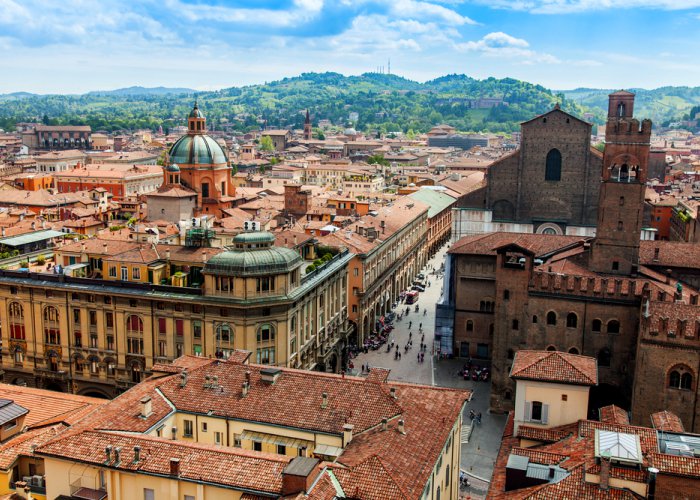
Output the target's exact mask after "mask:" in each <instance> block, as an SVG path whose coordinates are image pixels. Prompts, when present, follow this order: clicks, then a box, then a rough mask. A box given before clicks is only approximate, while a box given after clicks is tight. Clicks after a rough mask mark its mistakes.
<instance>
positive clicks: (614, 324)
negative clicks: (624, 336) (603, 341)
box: [608, 319, 620, 333]
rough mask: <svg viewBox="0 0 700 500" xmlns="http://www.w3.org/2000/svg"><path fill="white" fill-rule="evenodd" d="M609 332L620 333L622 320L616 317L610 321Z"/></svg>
mask: <svg viewBox="0 0 700 500" xmlns="http://www.w3.org/2000/svg"><path fill="white" fill-rule="evenodd" d="M608 333H620V322H619V321H617V320H615V319H611V320H610V321H608Z"/></svg>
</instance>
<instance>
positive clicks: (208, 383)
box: [202, 375, 211, 389]
mask: <svg viewBox="0 0 700 500" xmlns="http://www.w3.org/2000/svg"><path fill="white" fill-rule="evenodd" d="M202 387H204V388H205V389H209V388H210V387H211V379H210V378H209V375H204V385H203V386H202Z"/></svg>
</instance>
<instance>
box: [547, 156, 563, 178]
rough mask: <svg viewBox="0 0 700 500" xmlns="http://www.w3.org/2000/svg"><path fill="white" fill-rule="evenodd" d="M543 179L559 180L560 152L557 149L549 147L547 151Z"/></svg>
mask: <svg viewBox="0 0 700 500" xmlns="http://www.w3.org/2000/svg"><path fill="white" fill-rule="evenodd" d="M544 180H546V181H560V180H561V153H560V152H559V150H558V149H551V150H550V151H549V153H547V163H546V166H545V171H544Z"/></svg>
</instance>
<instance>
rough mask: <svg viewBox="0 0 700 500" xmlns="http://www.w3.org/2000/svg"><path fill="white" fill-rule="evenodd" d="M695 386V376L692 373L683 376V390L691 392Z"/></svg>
mask: <svg viewBox="0 0 700 500" xmlns="http://www.w3.org/2000/svg"><path fill="white" fill-rule="evenodd" d="M692 385H693V376H692V375H691V374H690V373H684V374H683V375H681V389H688V390H690V389H691V388H692Z"/></svg>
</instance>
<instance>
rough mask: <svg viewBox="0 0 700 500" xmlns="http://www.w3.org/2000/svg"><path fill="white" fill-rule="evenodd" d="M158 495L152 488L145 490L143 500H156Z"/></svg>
mask: <svg viewBox="0 0 700 500" xmlns="http://www.w3.org/2000/svg"><path fill="white" fill-rule="evenodd" d="M155 498H156V493H155V491H154V490H152V489H150V488H144V489H143V500H155Z"/></svg>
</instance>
